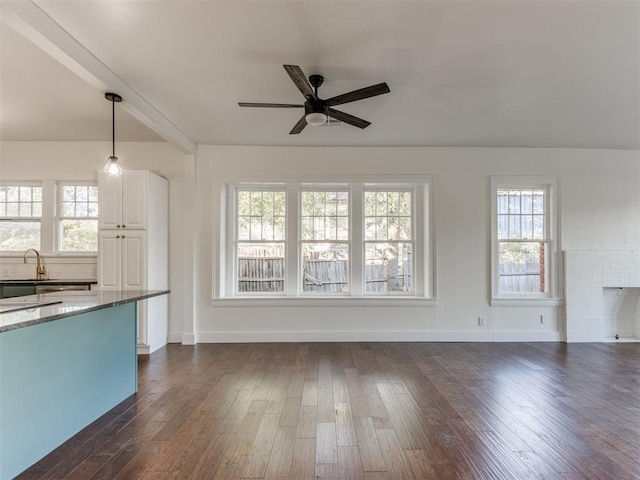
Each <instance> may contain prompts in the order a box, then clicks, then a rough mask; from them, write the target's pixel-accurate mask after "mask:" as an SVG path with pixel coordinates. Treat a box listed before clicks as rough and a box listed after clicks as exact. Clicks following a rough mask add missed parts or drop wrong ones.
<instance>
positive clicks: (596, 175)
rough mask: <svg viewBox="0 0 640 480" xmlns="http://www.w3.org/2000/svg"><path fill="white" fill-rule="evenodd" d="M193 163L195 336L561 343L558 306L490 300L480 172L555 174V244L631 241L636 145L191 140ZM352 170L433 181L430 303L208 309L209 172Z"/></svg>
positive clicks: (639, 216) (639, 227)
mask: <svg viewBox="0 0 640 480" xmlns="http://www.w3.org/2000/svg"><path fill="white" fill-rule="evenodd" d="M196 169H197V193H196V195H197V201H196V205H198V207H199V208H198V209H197V212H196V215H197V217H196V218H197V222H196V234H195V238H196V250H195V262H194V263H195V265H196V271H195V282H196V292H195V293H196V295H195V296H196V298H195V302H196V305H195V307H196V325H197V339H198V341H214V342H215V341H252V340H275V341H279V340H367V339H372V340H376V339H380V340H384V339H388V340H391V339H399V340H409V339H416V340H419V339H425V340H429V339H434V340H455V339H459V340H558V339H560V338H562V332H563V327H564V326H563V322H564V310H563V308H562V307H504V306H501V307H492V306H490V303H489V298H490V278H489V275H490V274H489V272H490V220H489V212H490V208H489V207H490V199H489V177H490V176H491V175H545V176H557V177H559V179H560V205H559V206H560V212H561V221H562V228H561V229H562V237H561V248H562V249H563V250H564V249H574V250H580V249H596V250H597V249H604V250H620V249H637V248H639V247H640V193H639V192H640V188H639V186H640V155H639V152H638V151H617V150H616V151H613V150H580V149H507V148H501V149H492V148H421V147H416V148H412V147H404V148H363V147H355V148H353V147H352V148H340V147H335V148H326V147H324V148H323V147H317V148H311V147H233V146H200V147H199V149H198V154H197V158H196ZM362 173H369V174H380V175H385V174H387V175H388V174H416V175H418V174H419V175H435V176H436V189H437V192H436V199H435V201H436V242H437V254H436V267H437V277H436V284H437V302H436V305H435V306H420V307H415V306H406V307H382V308H381V307H375V308H373V307H351V306H332V307H328V308H317V307H315V306H301V307H278V306H273V307H269V306H267V307H265V306H263V305H261V306H259V307H251V306H250V307H247V306H227V304H223V305H222V306H220V305H219V304H218V303H216V304H215V306H214V305H212V302H211V298H212V278H213V277H214V275H216V274H217V273H216V272H214V271H213V269H212V262H213V257H212V250H213V249H214V248H216V245H215V244H216V242H217V238H216V236H215V234H214V232H215V230H216V229H215V228H214V225H213V221H212V219H213V218H214V217H215V212H216V210H219V199H218V198H216V196H215V194H214V191H215V188H214V186H215V183H216V178H218V177H231V176H242V175H251V176H255V175H264V176H265V177H266V176H268V177H269V178H274V176H275V177H277V176H278V175H283V176H285V177H286V176H291V175H295V176H300V175H308V176H309V179H310V180H312V179H313V177H314V175H322V176H326V175H349V174H354V175H355V174H362ZM540 315H544V316H545V319H546V322H547V323H546V324H541V322H540ZM478 316H484V317H485V318H486V323H487V326H486V327H478V326H477V318H478Z"/></svg>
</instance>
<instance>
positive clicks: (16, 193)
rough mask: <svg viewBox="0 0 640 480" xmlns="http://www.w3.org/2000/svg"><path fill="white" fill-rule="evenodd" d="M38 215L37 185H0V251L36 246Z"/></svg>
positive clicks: (40, 194) (40, 205)
mask: <svg viewBox="0 0 640 480" xmlns="http://www.w3.org/2000/svg"><path fill="white" fill-rule="evenodd" d="M41 217H42V187H41V186H35V185H28V184H24V185H7V186H0V251H4V252H24V251H25V250H27V249H29V248H36V249H39V248H40V220H41Z"/></svg>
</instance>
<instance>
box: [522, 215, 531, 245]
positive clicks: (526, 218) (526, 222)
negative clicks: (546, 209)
mask: <svg viewBox="0 0 640 480" xmlns="http://www.w3.org/2000/svg"><path fill="white" fill-rule="evenodd" d="M532 238H533V216H532V215H523V216H522V239H523V240H531V239H532Z"/></svg>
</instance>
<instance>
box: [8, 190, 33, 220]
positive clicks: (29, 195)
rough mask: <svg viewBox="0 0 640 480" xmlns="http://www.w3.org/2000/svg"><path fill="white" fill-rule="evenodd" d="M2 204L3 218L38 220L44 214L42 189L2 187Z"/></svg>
mask: <svg viewBox="0 0 640 480" xmlns="http://www.w3.org/2000/svg"><path fill="white" fill-rule="evenodd" d="M0 202H1V205H2V207H1V208H0V211H2V216H6V217H13V218H16V217H21V218H38V217H40V215H41V212H42V187H24V186H11V187H1V188H0Z"/></svg>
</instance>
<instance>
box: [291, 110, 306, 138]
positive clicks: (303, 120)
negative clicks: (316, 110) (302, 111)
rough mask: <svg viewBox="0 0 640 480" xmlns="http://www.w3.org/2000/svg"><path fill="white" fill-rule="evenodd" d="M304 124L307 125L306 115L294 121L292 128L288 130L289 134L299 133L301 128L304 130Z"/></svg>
mask: <svg viewBox="0 0 640 480" xmlns="http://www.w3.org/2000/svg"><path fill="white" fill-rule="evenodd" d="M306 126H307V117H306V116H305V115H303V116H302V118H301V119H300V120H298V123H296V124H295V125H294V126H293V128H292V129H291V131H290V132H289V135H296V134H297V133H300V132H301V131H302V130H304V127H306Z"/></svg>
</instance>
